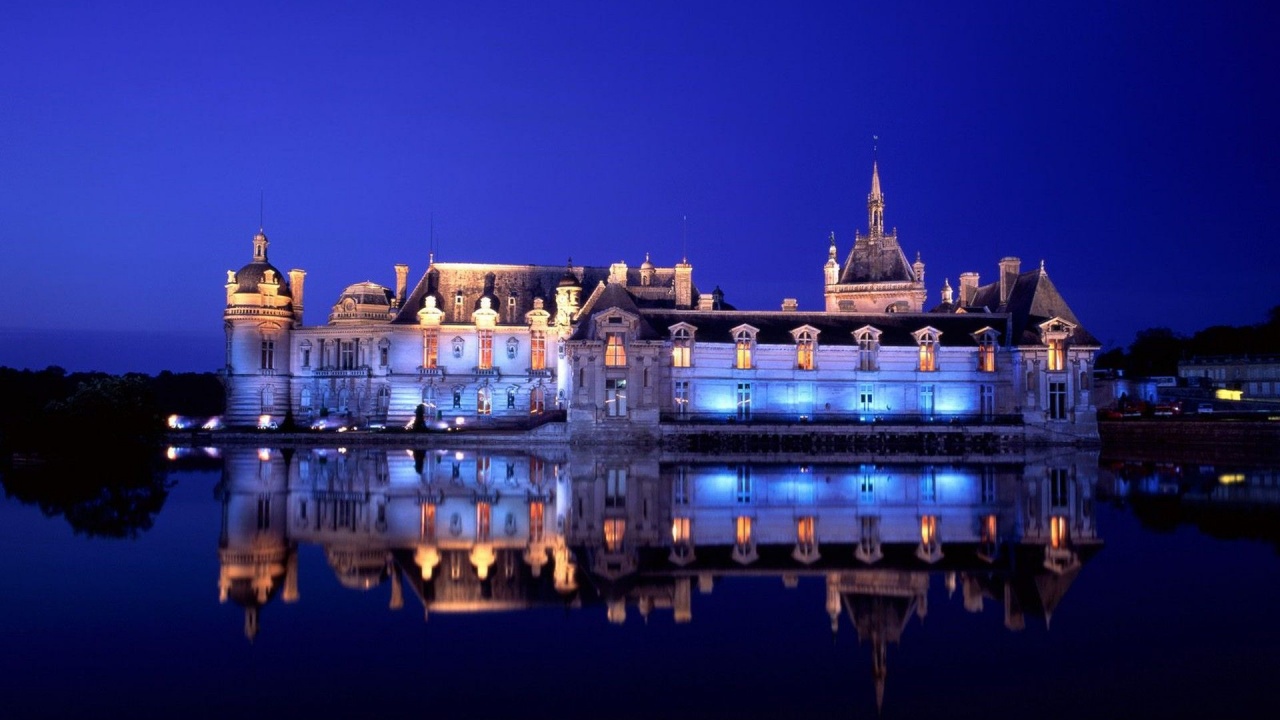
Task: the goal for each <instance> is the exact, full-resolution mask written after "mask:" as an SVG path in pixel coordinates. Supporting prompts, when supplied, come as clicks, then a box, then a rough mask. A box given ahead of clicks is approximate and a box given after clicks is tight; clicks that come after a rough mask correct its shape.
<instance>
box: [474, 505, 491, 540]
mask: <svg viewBox="0 0 1280 720" xmlns="http://www.w3.org/2000/svg"><path fill="white" fill-rule="evenodd" d="M492 515H493V509H492V508H490V507H489V503H487V502H484V501H481V502H478V503H476V541H477V542H487V541H488V540H489V520H490V519H491V517H492Z"/></svg>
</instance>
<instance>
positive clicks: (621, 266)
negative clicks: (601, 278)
mask: <svg viewBox="0 0 1280 720" xmlns="http://www.w3.org/2000/svg"><path fill="white" fill-rule="evenodd" d="M609 284H610V285H623V286H625V285H626V284H627V264H626V263H625V262H621V261H619V262H616V263H614V264H612V265H610V266H609Z"/></svg>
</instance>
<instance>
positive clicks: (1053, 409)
mask: <svg viewBox="0 0 1280 720" xmlns="http://www.w3.org/2000/svg"><path fill="white" fill-rule="evenodd" d="M1049 419H1050V420H1066V419H1067V384H1066V383H1065V382H1061V381H1054V382H1050V383H1049Z"/></svg>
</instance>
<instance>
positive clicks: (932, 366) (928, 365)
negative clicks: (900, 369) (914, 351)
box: [920, 337, 938, 372]
mask: <svg viewBox="0 0 1280 720" xmlns="http://www.w3.org/2000/svg"><path fill="white" fill-rule="evenodd" d="M937 369H938V343H937V341H936V340H934V339H932V338H928V337H926V338H924V339H922V340H921V341H920V371H921V372H933V371H934V370H937Z"/></svg>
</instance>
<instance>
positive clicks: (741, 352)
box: [733, 330, 754, 370]
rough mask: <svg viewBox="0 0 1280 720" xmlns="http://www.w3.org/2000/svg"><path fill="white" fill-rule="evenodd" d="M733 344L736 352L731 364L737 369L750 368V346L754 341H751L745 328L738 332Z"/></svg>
mask: <svg viewBox="0 0 1280 720" xmlns="http://www.w3.org/2000/svg"><path fill="white" fill-rule="evenodd" d="M734 344H735V346H736V348H737V354H736V357H735V359H734V364H733V366H734V367H736V368H737V369H739V370H750V369H751V350H752V346H753V345H754V342H753V341H752V338H751V333H748V332H747V331H745V330H744V331H742V332H740V333H738V336H737V337H736V338H735V340H734Z"/></svg>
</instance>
